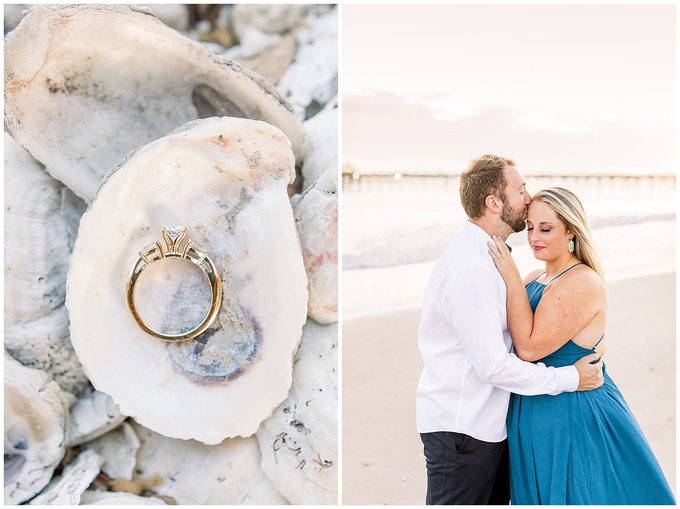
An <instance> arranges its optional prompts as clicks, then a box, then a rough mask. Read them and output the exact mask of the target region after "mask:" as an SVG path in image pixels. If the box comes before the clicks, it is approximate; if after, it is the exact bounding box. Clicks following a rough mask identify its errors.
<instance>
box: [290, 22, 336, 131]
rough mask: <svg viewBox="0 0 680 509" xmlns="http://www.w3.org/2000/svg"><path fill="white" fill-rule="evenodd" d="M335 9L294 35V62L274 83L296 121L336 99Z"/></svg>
mask: <svg viewBox="0 0 680 509" xmlns="http://www.w3.org/2000/svg"><path fill="white" fill-rule="evenodd" d="M338 16H339V13H338V9H331V10H329V11H327V12H325V13H323V14H321V15H320V16H319V17H318V21H317V22H316V23H310V24H308V26H306V27H304V28H302V29H301V30H299V31H298V32H297V34H296V38H297V43H298V51H297V54H296V60H295V63H294V64H293V65H291V66H290V67H289V68H288V70H287V71H286V73H285V74H284V75H283V76H282V77H281V80H279V82H278V83H277V87H278V89H279V91H280V92H281V93H282V94H283V95H284V96H285V97H286V98H287V99H288V101H290V103H291V105H292V106H293V108H294V109H295V111H296V113H297V115H298V116H299V117H300V118H306V117H309V116H310V112H311V111H313V110H314V107H315V106H317V107H318V105H323V104H326V103H327V102H329V101H330V100H331V99H333V97H335V96H336V95H338V44H337V41H338Z"/></svg>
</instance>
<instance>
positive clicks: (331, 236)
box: [291, 167, 338, 324]
mask: <svg viewBox="0 0 680 509" xmlns="http://www.w3.org/2000/svg"><path fill="white" fill-rule="evenodd" d="M291 202H292V203H293V208H294V211H295V222H296V224H297V228H298V233H299V235H300V244H301V245H302V256H303V258H304V261H305V270H306V271H307V277H308V279H309V286H308V289H309V302H308V313H309V316H310V317H311V318H313V319H314V320H316V321H317V322H319V323H322V324H328V323H333V322H337V321H338V171H337V168H336V167H332V168H330V169H328V170H327V171H326V173H324V174H323V175H322V176H321V178H320V179H319V180H317V181H316V182H315V183H314V185H313V186H312V187H309V188H308V189H307V190H306V191H305V192H304V193H303V194H302V195H300V196H296V197H294V199H293V200H291Z"/></svg>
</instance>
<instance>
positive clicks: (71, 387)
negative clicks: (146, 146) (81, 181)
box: [4, 133, 87, 396]
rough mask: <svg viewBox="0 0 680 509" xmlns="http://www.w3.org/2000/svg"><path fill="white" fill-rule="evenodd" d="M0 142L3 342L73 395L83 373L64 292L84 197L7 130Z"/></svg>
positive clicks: (17, 356)
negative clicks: (1, 165) (0, 145)
mask: <svg viewBox="0 0 680 509" xmlns="http://www.w3.org/2000/svg"><path fill="white" fill-rule="evenodd" d="M4 147H5V153H4V162H5V179H4V184H5V187H4V196H5V289H4V295H5V348H6V349H7V351H8V352H9V353H10V354H11V355H12V356H13V357H14V358H15V359H17V360H19V361H20V362H21V363H22V364H24V365H25V366H29V367H32V368H36V369H41V370H43V371H45V372H46V373H47V374H48V375H49V376H50V377H52V378H53V379H54V380H55V381H56V382H57V383H58V384H59V385H60V387H61V388H62V389H63V390H64V391H67V392H69V393H72V394H74V395H76V396H77V395H78V394H79V393H80V392H81V391H82V390H83V389H84V388H85V387H86V385H87V378H86V377H85V374H84V373H83V370H82V368H81V367H80V363H79V362H78V359H77V357H76V355H75V352H74V351H73V348H72V346H71V341H70V339H69V332H68V316H67V314H66V310H65V308H64V298H65V294H66V272H67V270H68V265H69V258H70V256H71V249H72V247H73V242H74V240H75V235H74V232H75V230H76V229H77V224H78V221H79V220H80V216H81V215H82V213H83V212H84V210H85V204H84V203H83V202H82V200H80V199H77V198H74V196H73V194H72V193H70V192H69V191H68V190H67V189H66V188H65V187H64V186H63V184H61V183H59V182H58V181H56V180H55V179H53V178H52V177H50V176H49V175H48V174H47V173H45V171H44V170H43V168H42V167H41V166H40V165H39V163H38V162H37V161H35V160H34V159H33V158H32V157H31V155H30V154H29V153H28V152H26V151H25V150H24V149H22V148H21V147H19V145H18V144H17V143H16V142H15V141H14V139H13V138H12V137H11V136H10V135H9V134H7V133H5V135H4Z"/></svg>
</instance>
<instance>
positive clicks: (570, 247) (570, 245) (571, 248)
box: [567, 239, 574, 253]
mask: <svg viewBox="0 0 680 509" xmlns="http://www.w3.org/2000/svg"><path fill="white" fill-rule="evenodd" d="M567 249H568V250H569V252H570V253H573V252H574V239H570V240H569V245H568V246H567Z"/></svg>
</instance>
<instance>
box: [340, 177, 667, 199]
mask: <svg viewBox="0 0 680 509" xmlns="http://www.w3.org/2000/svg"><path fill="white" fill-rule="evenodd" d="M524 178H525V179H526V181H527V189H529V192H531V193H533V192H535V191H538V190H539V189H542V188H545V187H552V186H560V187H565V188H567V189H569V190H571V191H573V192H575V193H576V194H577V195H578V196H579V198H581V199H584V200H586V201H588V200H589V199H590V198H600V199H607V200H617V201H618V200H622V199H632V200H644V201H648V200H652V201H657V200H658V201H662V202H674V201H675V192H676V189H675V186H676V176H675V175H674V174H649V175H623V174H622V175H612V174H601V175H595V174H584V175H546V174H543V175H538V174H537V175H525V176H524ZM458 181H459V176H458V175H416V174H400V173H395V174H393V175H385V174H370V173H359V172H354V173H343V174H342V190H343V192H349V193H402V192H403V193H419V192H424V193H434V192H436V193H446V194H449V193H451V194H452V195H453V196H456V197H457V196H458Z"/></svg>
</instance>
